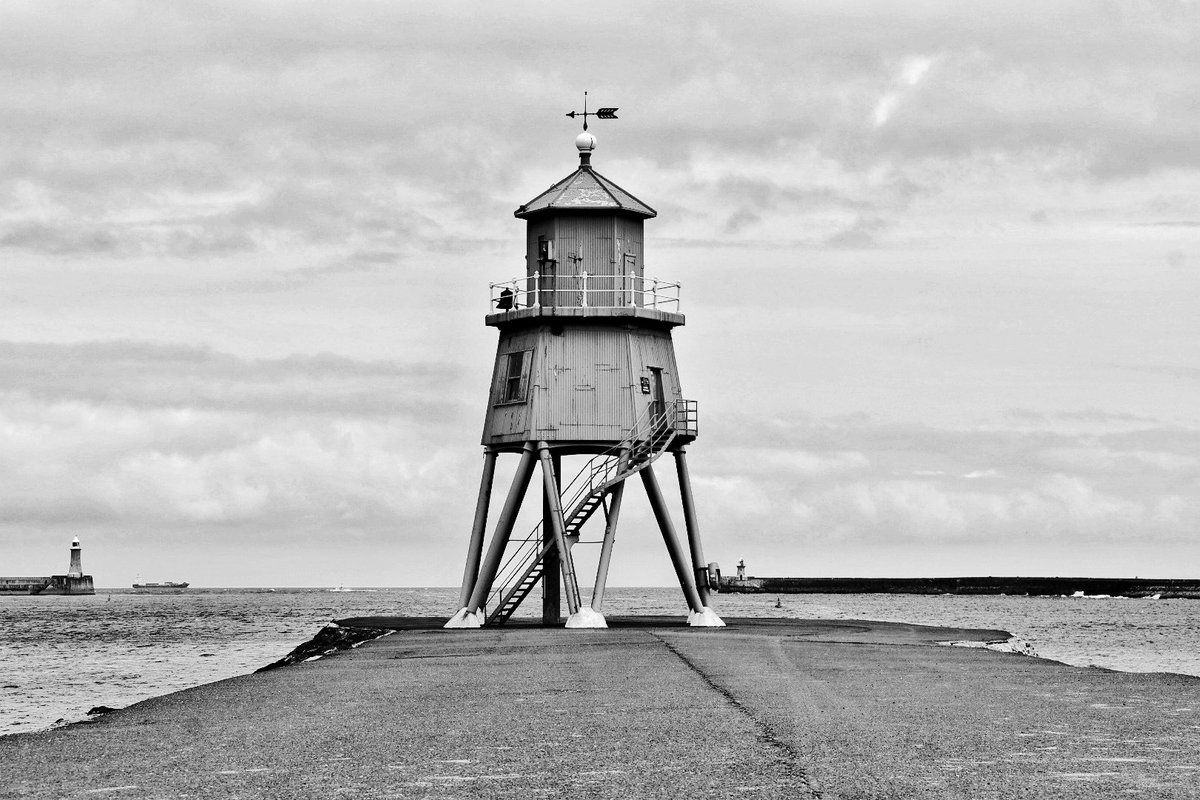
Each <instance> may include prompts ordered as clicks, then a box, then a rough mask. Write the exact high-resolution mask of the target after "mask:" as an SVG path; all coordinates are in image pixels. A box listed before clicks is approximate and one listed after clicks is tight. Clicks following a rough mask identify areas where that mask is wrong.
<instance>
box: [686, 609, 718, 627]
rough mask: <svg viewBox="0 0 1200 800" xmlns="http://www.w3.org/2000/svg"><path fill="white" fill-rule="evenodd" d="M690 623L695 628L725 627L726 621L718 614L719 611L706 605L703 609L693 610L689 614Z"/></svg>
mask: <svg viewBox="0 0 1200 800" xmlns="http://www.w3.org/2000/svg"><path fill="white" fill-rule="evenodd" d="M688 625H690V626H692V627H693V628H724V627H725V621H724V620H722V619H721V618H720V617H718V616H717V612H715V611H713V610H712V609H711V608H709V607H708V606H705V607H704V609H703V610H702V611H692V612H690V613H689V614H688Z"/></svg>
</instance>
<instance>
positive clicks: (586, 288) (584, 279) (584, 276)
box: [579, 270, 588, 308]
mask: <svg viewBox="0 0 1200 800" xmlns="http://www.w3.org/2000/svg"><path fill="white" fill-rule="evenodd" d="M579 277H581V278H582V279H583V300H582V303H583V307H584V308H587V293H588V285H587V279H588V274H587V271H586V270H585V271H583V272H581V273H579Z"/></svg>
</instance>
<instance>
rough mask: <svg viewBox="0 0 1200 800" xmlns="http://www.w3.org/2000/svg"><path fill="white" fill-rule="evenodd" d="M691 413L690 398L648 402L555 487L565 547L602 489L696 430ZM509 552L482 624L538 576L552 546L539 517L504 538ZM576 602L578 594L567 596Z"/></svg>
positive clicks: (495, 618)
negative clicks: (615, 439) (625, 429)
mask: <svg viewBox="0 0 1200 800" xmlns="http://www.w3.org/2000/svg"><path fill="white" fill-rule="evenodd" d="M696 430H697V413H696V401H695V400H676V401H674V402H672V403H666V404H664V405H663V406H661V407H657V408H656V407H655V406H651V407H650V408H649V409H647V411H646V413H645V414H643V415H642V417H641V418H640V419H638V421H637V422H636V423H634V426H633V430H632V432H631V433H630V434H629V435H628V436H627V437H625V439H623V440H622V441H621V442H620V443H619V444H617V445H615V446H614V447H611V448H609V449H608V450H605V451H604V452H603V453H601V454H600V455H597V456H593V457H592V458H591V459H589V460H588V462H587V463H586V464H584V465H583V468H582V469H580V470H579V472H578V473H577V474H576V475H575V477H574V478H572V479H571V482H570V483H569V484H567V486H565V487H564V488H563V489H562V490H561V497H562V508H563V510H564V511H563V532H564V534H565V536H566V539H567V542H568V547H569V546H570V545H573V544H575V542H577V541H579V531H580V529H581V528H582V527H583V524H584V523H585V522H587V521H588V519H590V518H591V516H592V515H593V514H594V513H596V510H597V509H599V508H604V510H605V512H604V513H605V515H606V516H607V514H608V507H607V505H606V504H605V502H604V500H605V498H606V497H607V495H608V493H609V492H610V491H611V490H612V488H613V487H614V486H616V485H617V484H618V483H620V482H621V481H623V480H625V479H626V478H628V477H629V476H630V475H633V474H635V473H637V472H640V471H641V470H643V469H645V468H646V467H647V466H649V465H650V464H653V463H654V462H655V461H656V460H657V459H658V457H659V456H661V455H662V454H663V453H665V452H666V451H667V449H668V448H669V447H670V446H671V443H672V442H674V441H675V439H676V438H678V437H679V436H691V437H694V436H695V435H696ZM509 543H510V545H511V544H515V545H516V547H515V548H514V549H513V552H512V553H511V554H510V555H509V556H508V558H507V559H505V561H504V563H503V564H502V565H501V566H500V569H499V571H498V573H497V576H496V581H495V584H494V585H495V587H496V588H493V590H492V593H491V595H489V597H488V599H487V602H486V603H485V605H484V608H485V609H486V608H487V607H488V606H493V610H492V611H491V613H489V614H488V615H487V623H486V624H488V625H503V624H504V623H505V622H507V621H508V618H509V617H511V616H512V614H513V612H514V611H516V610H517V606H519V605H520V604H521V601H522V600H524V599H525V598H526V597H527V596H528V595H529V593H530V592H531V591H533V587H534V586H536V585H537V582H538V580H540V579H541V577H542V573H543V571H544V569H545V566H544V565H545V556H546V554H547V553H549V552H550V551H551V550H553V549H554V548H555V543H554V540H553V539H550V541H548V542H547V541H543V534H542V523H541V522H539V523H538V524H537V525H536V526H534V528H533V530H532V531H530V533H529V535H528V536H526V537H525V538H523V539H513V540H510V542H509ZM573 599H574V601H575V605H576V606H578V605H579V598H578V597H575V598H573Z"/></svg>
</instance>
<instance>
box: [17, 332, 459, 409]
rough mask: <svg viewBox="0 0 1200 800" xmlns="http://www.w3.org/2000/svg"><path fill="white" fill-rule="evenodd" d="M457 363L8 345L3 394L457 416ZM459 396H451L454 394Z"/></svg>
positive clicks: (125, 345)
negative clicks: (451, 389)
mask: <svg viewBox="0 0 1200 800" xmlns="http://www.w3.org/2000/svg"><path fill="white" fill-rule="evenodd" d="M462 377H463V376H462V375H461V374H460V370H459V368H458V367H457V366H453V365H446V364H440V363H439V364H434V363H417V364H400V363H391V362H362V361H355V360H352V359H349V358H345V357H341V356H334V355H315V356H293V357H289V358H282V359H258V360H252V359H243V358H238V357H235V356H232V355H228V354H222V353H217V352H214V351H212V350H209V349H206V348H198V347H180V346H162V345H151V344H145V343H139V342H107V343H84V344H76V345H58V344H34V343H29V344H24V343H13V342H0V393H18V394H21V395H25V396H28V397H32V398H37V399H38V400H39V401H41V402H48V403H53V402H63V401H84V402H92V403H104V404H118V405H125V406H130V407H134V408H191V409H202V410H205V409H207V410H218V411H243V412H252V413H278V412H284V413H292V414H323V415H329V414H332V415H350V416H366V417H379V416H391V415H396V416H401V415H402V416H406V417H419V418H421V419H423V420H427V421H429V422H431V423H444V422H446V421H448V420H450V419H453V418H455V415H456V414H457V413H459V410H458V409H456V408H455V405H454V403H453V402H449V401H446V400H445V399H444V398H445V397H446V396H447V394H448V392H447V387H449V386H454V385H456V384H457V383H458V382H459V381H461V380H462ZM449 394H450V395H451V396H453V393H452V392H451V393H449Z"/></svg>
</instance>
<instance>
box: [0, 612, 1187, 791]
mask: <svg viewBox="0 0 1200 800" xmlns="http://www.w3.org/2000/svg"><path fill="white" fill-rule="evenodd" d="M342 622H343V624H342V626H341V627H342V628H350V627H354V626H362V627H363V628H366V629H368V633H369V634H370V635H374V634H375V633H377V632H378V631H380V630H381V629H390V628H393V627H395V628H401V630H399V631H398V632H396V633H394V634H392V635H387V636H383V637H382V638H378V639H375V640H372V641H368V642H366V643H365V644H363V645H362V646H361V647H358V648H356V649H350V650H344V651H341V652H337V653H335V654H334V655H332V656H331V657H327V658H321V659H319V660H316V661H304V662H302V663H299V664H296V665H294V666H288V667H284V668H280V669H274V670H271V671H267V672H260V673H256V674H253V675H246V676H243V677H239V678H233V679H231V680H226V681H221V682H218V683H213V684H209V685H207V686H201V687H197V688H195V689H189V690H186V691H183V692H177V693H175V694H171V695H167V696H164V697H160V698H156V699H153V700H148V701H145V702H142V703H138V704H136V705H133V706H130V707H128V708H125V709H122V710H119V711H116V712H113V713H109V714H105V715H103V716H99V717H98V718H97V719H96V720H95V721H94V722H90V723H85V724H77V725H72V726H68V727H65V728H60V729H57V730H53V731H47V732H42V733H30V734H19V735H15V736H6V737H0V766H3V767H4V773H5V776H6V777H5V781H4V783H3V785H2V786H0V796H5V797H7V796H12V797H22V798H85V797H132V798H138V797H184V796H187V797H195V798H227V797H234V796H236V797H242V798H276V797H289V798H310V797H311V798H317V797H321V798H327V797H358V798H383V797H488V798H529V797H535V796H536V797H543V796H545V797H564V796H574V797H589V798H592V797H601V798H609V797H611V798H622V799H624V798H685V797H686V798H696V797H703V798H734V797H736V798H746V797H754V798H789V799H793V798H823V799H824V800H832V798H906V799H907V798H916V799H920V798H1014V797H1030V798H1034V797H1036V798H1100V799H1101V800H1103V799H1104V798H1127V797H1130V796H1144V797H1154V798H1157V799H1159V800H1170V799H1171V798H1185V797H1195V796H1196V795H1195V780H1196V773H1197V771H1200V751H1198V750H1197V748H1196V744H1195V741H1194V732H1195V726H1196V725H1197V724H1200V719H1198V717H1197V715H1198V714H1200V678H1193V677H1187V676H1182V675H1169V674H1133V673H1118V672H1110V671H1107V670H1101V669H1085V668H1078V667H1070V666H1067V665H1064V664H1059V663H1057V662H1053V661H1046V660H1042V659H1038V658H1031V657H1027V656H1022V655H1016V654H1013V653H1003V652H994V651H991V650H988V649H986V648H984V647H949V646H944V644H942V643H945V642H951V641H954V642H959V643H964V644H975V645H982V644H984V643H987V642H994V641H1003V640H1004V639H1005V638H1006V637H1007V635H1006V634H1005V633H1004V632H1003V631H978V630H961V629H949V628H929V627H921V626H916V625H904V624H894V623H880V622H865V621H820V620H749V619H727V622H728V623H729V625H728V627H725V628H703V629H701V628H688V627H685V626H684V625H682V623H681V620H679V619H661V618H659V619H653V618H652V619H645V618H620V617H613V618H611V619H610V620H609V624H610V627H609V628H608V629H606V630H595V629H591V630H572V631H564V630H562V629H561V628H548V627H542V626H533V625H528V626H527V625H519V624H515V621H514V624H512V625H510V626H507V627H504V628H485V629H482V630H444V629H441V628H440V627H438V626H439V625H440V622H441V620H440V619H437V620H405V619H396V618H369V619H361V620H343V621H342ZM102 701H103V698H99V697H98V698H97V702H102Z"/></svg>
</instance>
